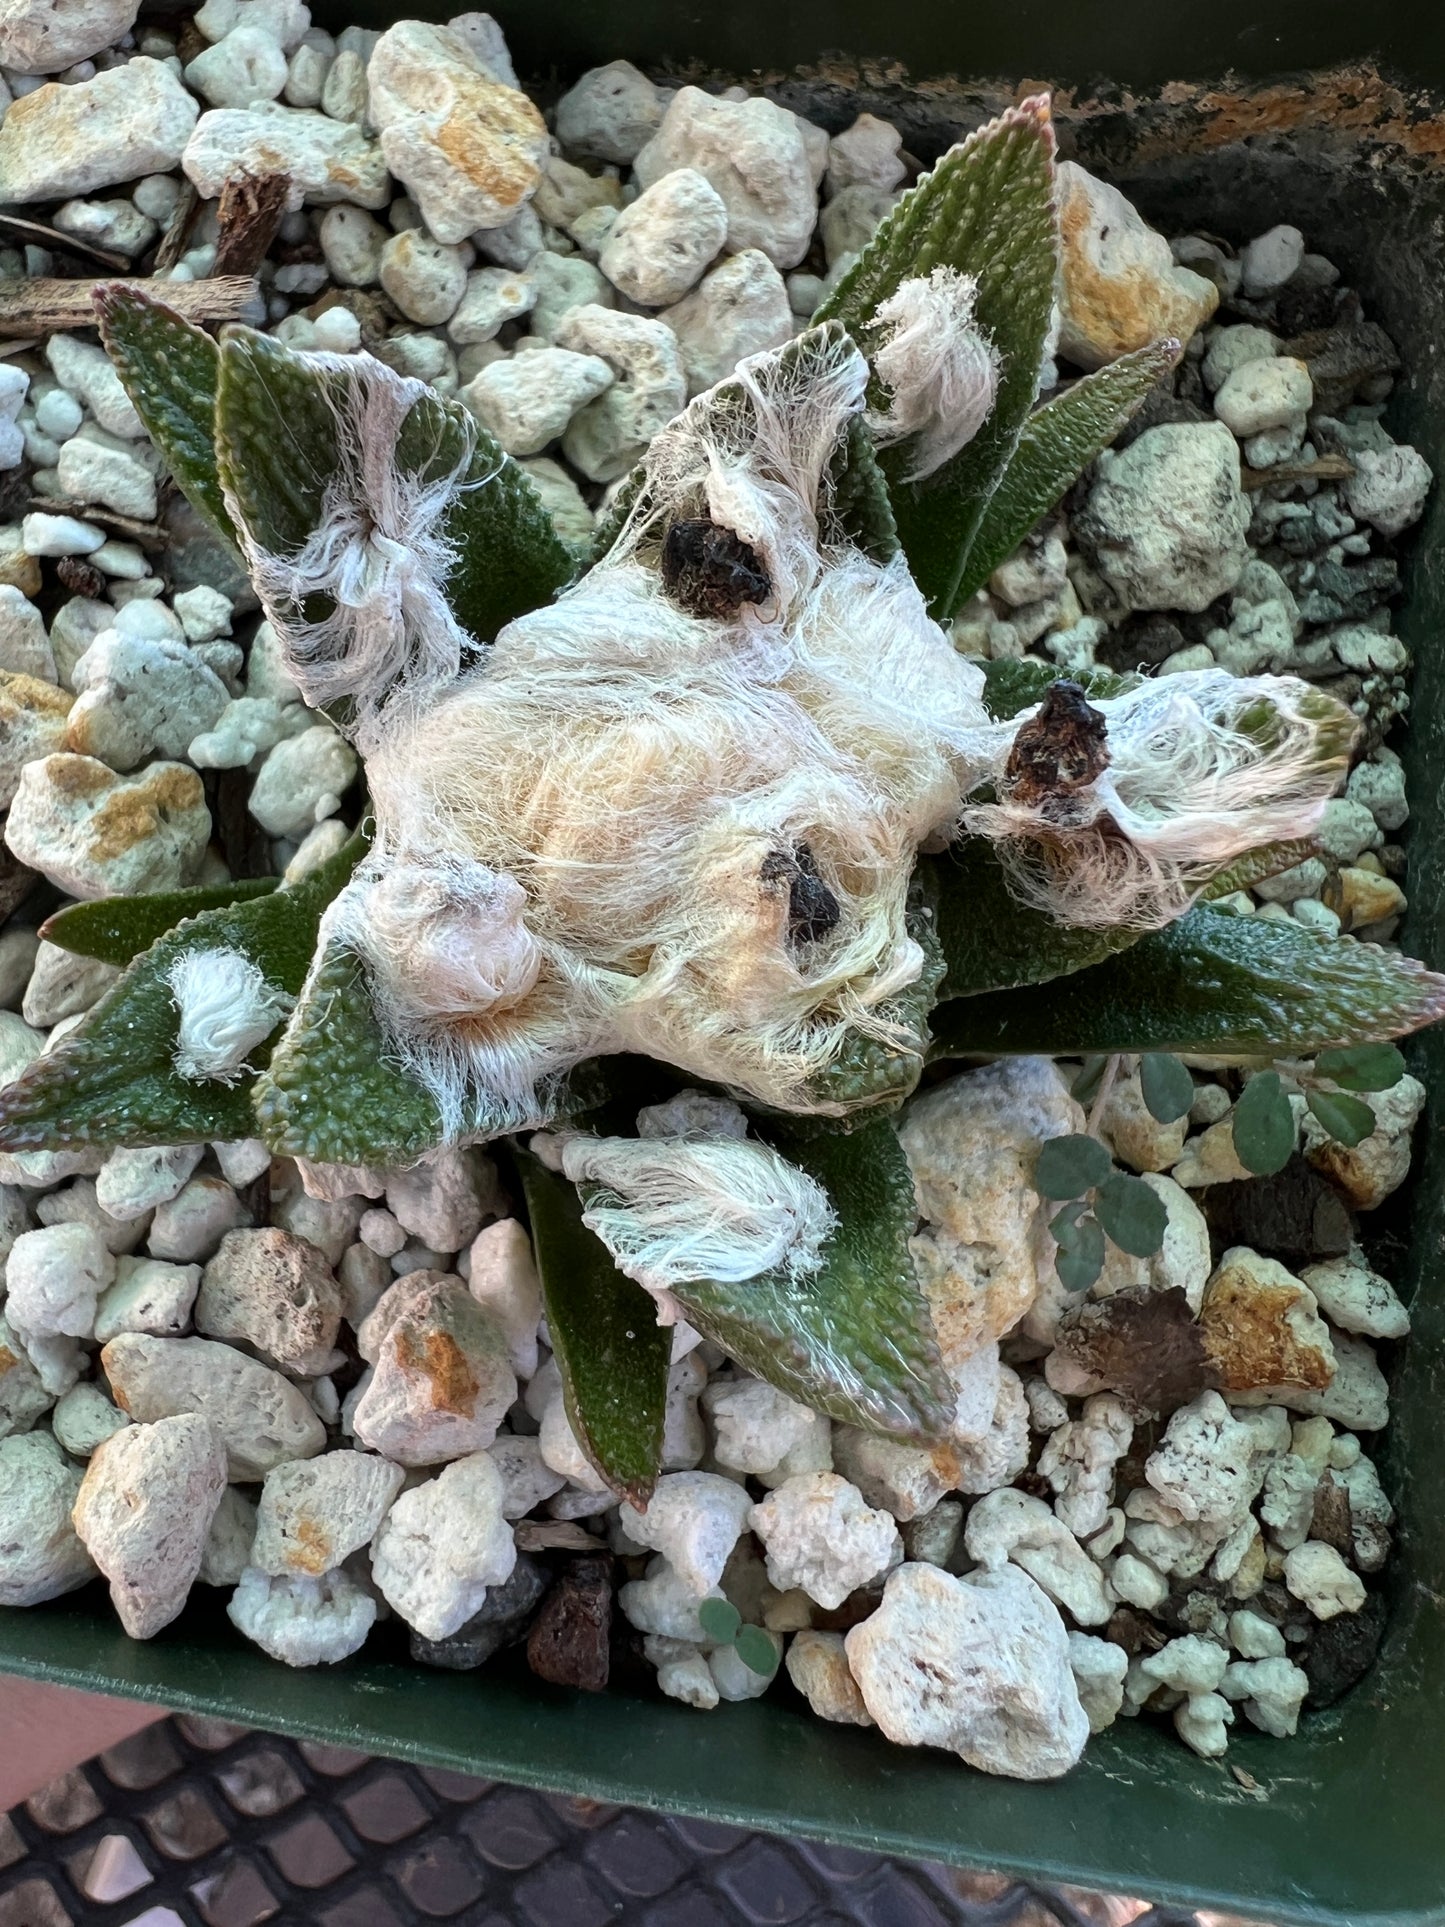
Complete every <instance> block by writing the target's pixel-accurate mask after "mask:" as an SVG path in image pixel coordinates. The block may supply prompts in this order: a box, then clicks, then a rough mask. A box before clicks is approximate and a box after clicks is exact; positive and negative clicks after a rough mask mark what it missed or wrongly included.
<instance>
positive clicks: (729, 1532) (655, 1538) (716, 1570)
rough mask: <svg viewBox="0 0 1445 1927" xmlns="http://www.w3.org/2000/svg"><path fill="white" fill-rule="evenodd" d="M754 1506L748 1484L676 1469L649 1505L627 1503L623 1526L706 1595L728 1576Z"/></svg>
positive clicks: (661, 1482) (660, 1484)
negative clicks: (641, 1507) (731, 1557)
mask: <svg viewBox="0 0 1445 1927" xmlns="http://www.w3.org/2000/svg"><path fill="white" fill-rule="evenodd" d="M751 1506H752V1501H751V1499H750V1498H749V1497H748V1494H747V1492H746V1490H745V1489H744V1488H743V1487H742V1486H740V1485H735V1484H734V1483H733V1481H732V1480H731V1479H724V1478H720V1477H719V1476H718V1475H717V1474H716V1473H714V1472H670V1473H668V1474H666V1475H665V1476H664V1477H662V1478H660V1479H659V1480H658V1482H657V1486H656V1489H655V1491H654V1492H653V1495H652V1498H651V1500H650V1501H649V1502H648V1505H647V1507H646V1509H645V1510H643V1511H639V1510H638V1509H637V1507H636V1506H631V1505H624V1506H623V1507H622V1509H621V1520H622V1528H623V1530H624V1531H625V1532H626V1533H627V1535H628V1536H629V1538H631V1539H633V1540H635V1541H636V1543H637V1544H638V1545H640V1546H649V1547H651V1548H652V1549H653V1550H654V1551H657V1552H660V1553H662V1554H663V1556H664V1557H665V1558H666V1559H667V1561H668V1565H669V1567H670V1568H671V1570H672V1571H673V1572H674V1573H675V1574H676V1575H677V1577H678V1580H679V1581H680V1583H681V1584H682V1585H684V1586H686V1587H688V1588H690V1589H691V1591H692V1592H693V1594H694V1595H695V1596H696V1597H697V1598H702V1597H703V1596H704V1595H705V1594H707V1593H709V1592H710V1591H711V1590H712V1588H713V1587H714V1586H716V1585H717V1584H718V1582H719V1580H720V1579H721V1578H722V1573H723V1568H724V1567H725V1566H726V1564H727V1562H728V1558H729V1555H730V1554H731V1553H732V1550H733V1548H734V1546H735V1545H736V1544H737V1542H738V1538H739V1536H740V1535H741V1533H742V1531H743V1528H744V1527H745V1526H746V1525H747V1523H748V1515H749V1511H750V1509H751Z"/></svg>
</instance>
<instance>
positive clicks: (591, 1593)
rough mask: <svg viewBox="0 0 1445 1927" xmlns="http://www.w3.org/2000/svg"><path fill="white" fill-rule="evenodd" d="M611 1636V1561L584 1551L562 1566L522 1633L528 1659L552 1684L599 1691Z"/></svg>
mask: <svg viewBox="0 0 1445 1927" xmlns="http://www.w3.org/2000/svg"><path fill="white" fill-rule="evenodd" d="M611 1636H612V1561H611V1559H610V1558H602V1557H598V1556H595V1555H591V1554H589V1555H588V1556H586V1557H585V1558H581V1559H573V1560H571V1561H570V1562H569V1563H568V1564H567V1565H566V1566H564V1567H563V1569H562V1573H561V1576H560V1578H559V1579H558V1581H557V1583H556V1585H555V1586H553V1588H552V1590H551V1592H549V1593H548V1595H547V1597H546V1598H545V1599H544V1600H543V1602H542V1610H541V1611H540V1612H539V1613H538V1614H537V1617H536V1619H535V1620H534V1621H533V1623H532V1630H531V1632H530V1633H528V1635H527V1664H528V1665H529V1666H530V1667H531V1669H532V1671H533V1672H534V1673H535V1674H536V1675H537V1677H538V1678H539V1679H545V1680H549V1681H550V1682H551V1684H552V1685H553V1686H573V1687H577V1688H579V1689H580V1690H581V1691H582V1692H584V1693H600V1692H601V1691H602V1689H603V1688H604V1687H605V1686H606V1684H607V1675H608V1671H609V1658H610V1654H609V1644H610V1640H611Z"/></svg>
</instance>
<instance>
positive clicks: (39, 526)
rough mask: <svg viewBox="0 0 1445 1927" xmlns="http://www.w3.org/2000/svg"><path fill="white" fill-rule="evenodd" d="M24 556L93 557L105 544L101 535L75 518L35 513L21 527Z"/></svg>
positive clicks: (38, 511) (96, 529)
mask: <svg viewBox="0 0 1445 1927" xmlns="http://www.w3.org/2000/svg"><path fill="white" fill-rule="evenodd" d="M21 539H22V541H23V542H24V545H25V553H26V554H27V555H40V556H47V555H57V556H58V555H94V553H95V551H96V550H97V549H98V548H100V547H101V546H102V544H103V543H104V541H105V531H104V530H103V529H98V528H97V527H96V526H95V524H94V523H93V522H82V521H81V520H80V518H79V517H78V516H75V515H47V514H46V513H45V512H44V511H43V510H41V509H37V510H36V511H35V512H34V513H33V514H31V515H27V516H26V517H25V520H24V522H23V523H22V524H21Z"/></svg>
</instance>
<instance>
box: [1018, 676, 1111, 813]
mask: <svg viewBox="0 0 1445 1927" xmlns="http://www.w3.org/2000/svg"><path fill="white" fill-rule="evenodd" d="M1108 767H1109V728H1108V723H1107V721H1106V719H1105V717H1104V715H1103V712H1102V711H1100V710H1097V709H1095V708H1094V707H1093V706H1092V705H1091V704H1090V702H1089V700H1088V698H1087V697H1086V696H1085V694H1084V691H1083V690H1082V688H1081V687H1080V686H1079V684H1078V683H1076V682H1056V683H1054V684H1052V685H1051V686H1050V688H1049V689H1047V690H1046V691H1045V693H1044V699H1043V701H1042V702H1041V703H1040V704H1039V709H1038V714H1037V715H1036V716H1032V717H1030V719H1029V720H1028V722H1026V723H1024V724H1022V725H1021V726H1020V728H1019V732H1018V734H1017V735H1016V736H1015V737H1014V741H1013V748H1012V749H1011V750H1010V751H1009V758H1008V762H1007V763H1006V764H1005V765H1004V773H1003V788H1004V793H1005V795H1006V796H1007V798H1008V800H1009V801H1010V802H1011V803H1020V804H1022V805H1024V807H1025V808H1029V809H1033V808H1042V809H1044V810H1045V811H1047V810H1048V808H1049V805H1050V804H1051V803H1060V804H1066V803H1067V801H1068V799H1069V798H1070V797H1071V796H1072V795H1073V794H1074V792H1075V791H1076V790H1081V789H1085V788H1087V787H1088V785H1089V784H1090V783H1092V782H1093V781H1094V779H1095V778H1096V777H1097V776H1099V775H1100V774H1102V772H1103V771H1104V770H1106V769H1107V768H1108Z"/></svg>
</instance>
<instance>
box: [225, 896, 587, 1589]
mask: <svg viewBox="0 0 1445 1927" xmlns="http://www.w3.org/2000/svg"><path fill="white" fill-rule="evenodd" d="M263 874H264V872H263ZM512 1537H513V1538H514V1539H515V1540H516V1542H517V1550H518V1552H606V1550H607V1541H606V1540H605V1539H598V1538H596V1537H595V1536H594V1535H593V1534H592V1533H590V1532H584V1531H583V1529H582V1527H581V1526H579V1525H576V1524H575V1523H574V1522H573V1521H572V1520H570V1519H519V1520H518V1521H517V1525H516V1529H515V1530H514V1532H513V1534H512Z"/></svg>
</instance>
